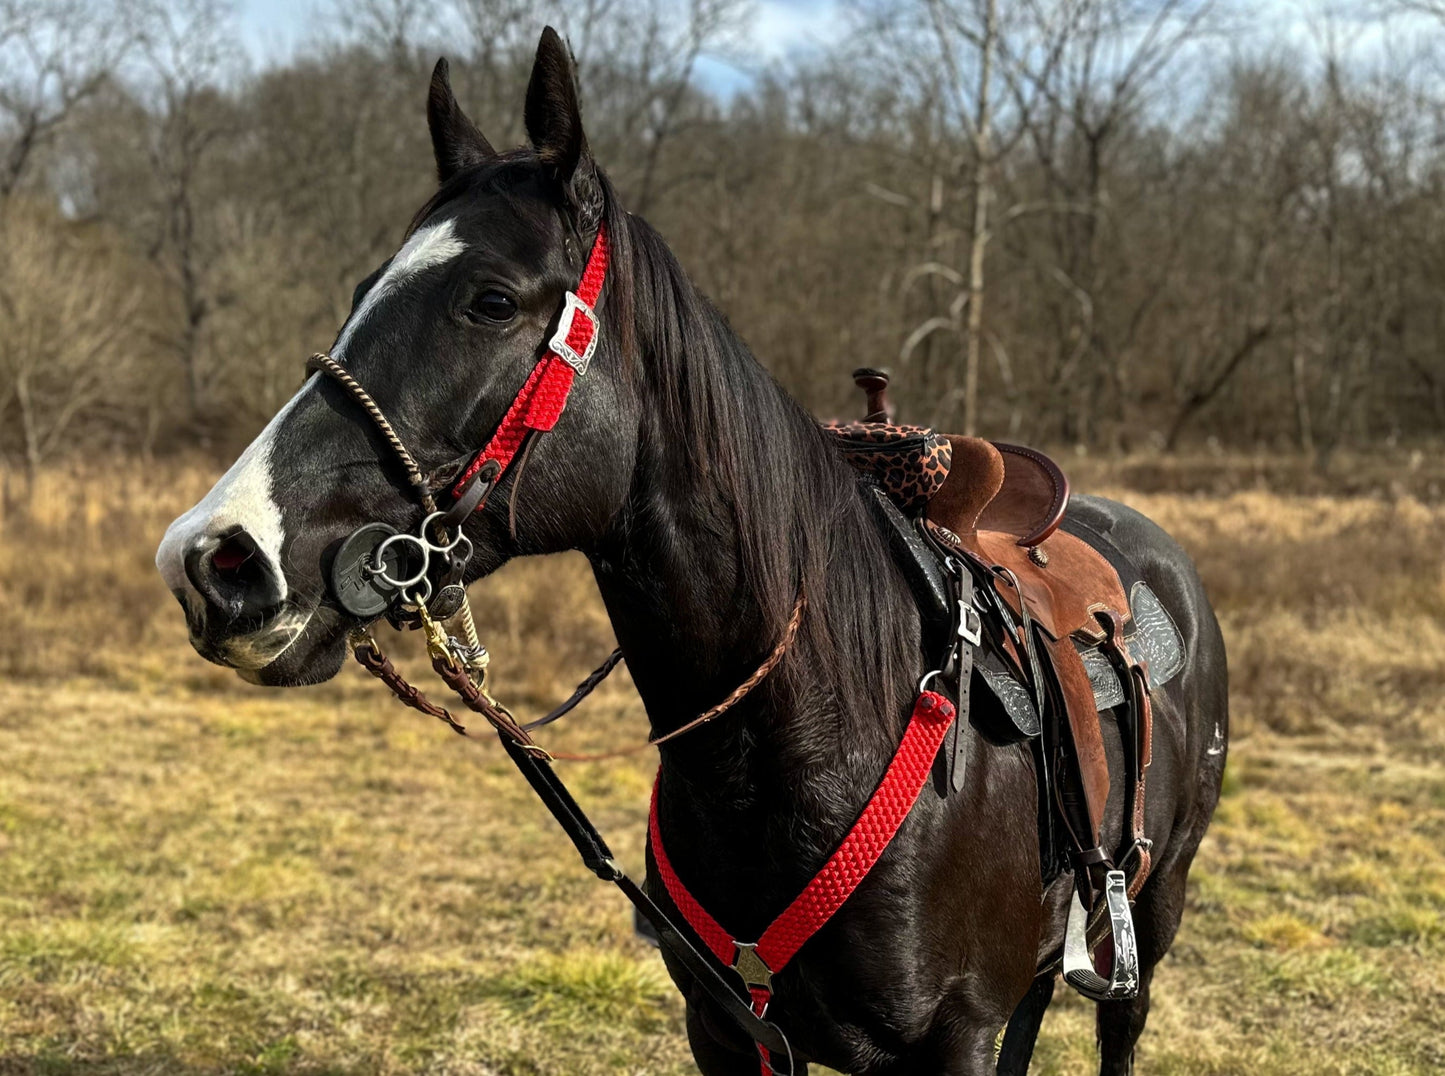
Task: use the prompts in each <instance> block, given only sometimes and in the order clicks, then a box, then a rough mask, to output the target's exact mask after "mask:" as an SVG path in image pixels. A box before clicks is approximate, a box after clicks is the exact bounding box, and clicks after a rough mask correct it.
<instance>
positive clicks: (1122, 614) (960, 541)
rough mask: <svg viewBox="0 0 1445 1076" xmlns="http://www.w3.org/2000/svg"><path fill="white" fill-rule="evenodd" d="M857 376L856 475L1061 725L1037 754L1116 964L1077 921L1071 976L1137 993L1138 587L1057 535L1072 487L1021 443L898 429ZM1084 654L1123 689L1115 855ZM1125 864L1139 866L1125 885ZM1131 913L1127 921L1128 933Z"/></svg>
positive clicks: (883, 402) (1083, 985) (1096, 991)
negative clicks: (960, 585) (1132, 952)
mask: <svg viewBox="0 0 1445 1076" xmlns="http://www.w3.org/2000/svg"><path fill="white" fill-rule="evenodd" d="M854 380H855V382H856V383H857V384H858V385H859V387H860V388H862V389H863V390H864V391H865V392H866V393H867V394H868V412H867V416H866V417H865V419H864V420H863V421H862V422H855V423H846V424H840V423H833V424H830V425H828V426H827V427H826V428H827V429H828V431H829V432H830V433H832V434H833V435H834V437H835V438H836V443H837V445H838V447H839V449H840V450H841V451H842V453H843V455H844V456H845V458H847V459H848V461H849V462H850V463H852V464H853V466H854V467H855V468H856V469H857V470H858V471H859V473H860V475H862V476H863V478H864V479H865V480H866V481H868V482H869V483H871V484H872V485H874V486H876V487H877V488H880V489H882V490H883V491H884V492H885V493H887V494H888V496H889V498H890V499H891V500H892V501H893V502H894V503H895V504H896V505H897V506H898V508H899V509H900V510H901V511H902V512H904V513H905V514H906V515H908V516H909V517H910V519H911V520H912V521H913V525H914V526H915V527H916V528H917V529H918V530H919V531H920V533H922V534H923V535H925V536H926V537H927V540H928V542H929V544H931V545H932V546H933V547H934V548H935V549H936V550H937V551H938V552H939V553H940V554H941V555H942V556H944V557H953V558H960V559H961V560H962V561H963V562H964V563H965V564H966V565H967V567H968V569H969V570H970V572H971V573H972V575H973V576H974V579H975V580H976V582H977V584H978V586H979V587H980V588H981V589H983V590H984V591H985V597H986V599H988V600H978V601H976V604H977V605H978V607H979V609H980V612H981V614H982V615H983V616H984V618H985V620H989V619H991V620H992V623H991V624H990V628H991V630H990V631H989V632H988V633H987V638H988V639H989V641H990V643H991V644H992V649H993V650H994V651H996V654H995V655H994V656H995V658H996V659H997V661H998V662H1000V663H1001V664H1002V667H1003V668H1005V669H1006V670H1007V671H1008V675H1009V676H1010V678H1011V679H1013V680H1015V681H1016V682H1017V683H1018V684H1019V685H1020V686H1021V687H1023V689H1024V690H1025V691H1027V692H1028V693H1029V694H1030V696H1031V697H1032V698H1034V699H1036V700H1038V701H1037V708H1038V709H1039V710H1040V711H1041V716H1047V717H1048V718H1050V719H1051V720H1045V721H1044V722H1043V724H1042V726H1041V735H1040V736H1039V738H1038V742H1037V743H1036V744H1035V749H1036V762H1037V763H1039V764H1040V765H1041V766H1043V767H1045V768H1046V769H1047V771H1048V772H1047V773H1046V774H1044V776H1043V777H1042V778H1041V794H1042V786H1043V784H1044V783H1046V782H1047V783H1049V784H1050V785H1051V788H1052V798H1053V800H1054V801H1055V802H1054V803H1053V807H1054V809H1055V810H1056V814H1055V815H1054V816H1053V817H1056V818H1057V819H1058V820H1059V821H1061V822H1062V825H1063V829H1064V830H1065V832H1066V834H1067V837H1068V844H1069V851H1068V859H1069V863H1070V865H1071V867H1072V868H1073V870H1074V874H1075V880H1076V883H1077V885H1076V892H1077V894H1078V896H1077V897H1076V903H1077V904H1079V905H1080V906H1081V911H1082V913H1083V916H1084V917H1085V918H1087V920H1088V930H1087V932H1088V934H1089V939H1090V940H1091V941H1097V940H1098V939H1099V938H1100V937H1102V936H1103V934H1104V933H1105V931H1106V929H1112V930H1113V939H1114V946H1113V947H1112V949H1111V951H1112V952H1114V953H1116V954H1118V958H1117V959H1112V958H1111V959H1110V960H1109V963H1111V964H1112V965H1113V966H1112V968H1111V969H1110V972H1109V974H1108V975H1107V976H1105V975H1101V974H1099V973H1098V971H1097V969H1096V968H1095V967H1094V961H1093V959H1092V958H1090V956H1089V950H1090V949H1091V948H1092V947H1091V946H1089V945H1088V944H1087V943H1086V942H1085V941H1084V937H1083V935H1084V932H1085V929H1086V928H1085V926H1084V918H1079V921H1078V923H1075V918H1076V917H1075V916H1072V915H1071V922H1070V928H1071V935H1077V936H1076V937H1072V938H1071V940H1072V941H1073V948H1074V950H1075V951H1074V953H1073V961H1072V965H1073V966H1072V968H1071V967H1070V961H1069V959H1068V957H1069V953H1068V951H1067V950H1068V946H1067V945H1066V952H1065V954H1064V956H1065V960H1064V963H1065V968H1064V970H1065V977H1066V978H1067V979H1069V981H1070V982H1071V983H1072V984H1073V985H1074V986H1076V987H1077V988H1079V989H1080V990H1081V992H1083V993H1085V994H1087V995H1088V996H1091V997H1096V998H1099V999H1105V998H1114V997H1123V996H1128V993H1127V991H1128V990H1130V989H1132V988H1133V987H1131V986H1130V979H1131V975H1132V973H1131V971H1130V969H1129V967H1128V964H1129V954H1128V953H1127V952H1123V953H1121V952H1120V948H1121V947H1125V948H1127V947H1128V946H1129V944H1130V943H1131V941H1132V920H1129V919H1128V911H1129V909H1128V903H1127V900H1132V899H1133V897H1134V896H1135V895H1136V894H1137V893H1138V891H1139V888H1140V887H1141V886H1142V885H1143V884H1144V881H1145V879H1146V878H1147V877H1148V873H1149V866H1150V861H1149V842H1148V840H1147V839H1146V838H1145V836H1144V774H1145V770H1146V769H1147V768H1148V764H1149V751H1150V740H1151V731H1152V730H1151V725H1152V713H1151V708H1150V702H1149V692H1150V683H1149V670H1148V663H1147V661H1145V660H1142V659H1136V657H1135V656H1134V655H1133V654H1132V653H1131V651H1130V647H1129V644H1128V643H1127V642H1126V636H1127V633H1128V629H1129V628H1130V627H1131V626H1132V623H1131V616H1132V613H1131V608H1130V600H1129V593H1128V590H1127V588H1126V587H1125V585H1124V582H1123V580H1122V579H1121V577H1120V573H1119V570H1118V569H1117V568H1116V566H1115V564H1114V563H1112V562H1111V561H1110V559H1109V558H1107V557H1106V556H1104V554H1103V553H1101V552H1100V550H1099V549H1098V548H1096V547H1095V545H1093V544H1090V542H1088V541H1085V540H1084V539H1083V538H1082V537H1080V536H1078V535H1076V534H1073V533H1070V532H1069V531H1067V530H1063V529H1060V527H1061V524H1062V523H1063V522H1064V520H1065V518H1066V516H1067V512H1068V504H1069V483H1068V479H1067V478H1066V477H1065V476H1064V473H1063V471H1062V470H1061V469H1060V468H1059V466H1058V465H1057V464H1056V463H1055V462H1054V461H1053V460H1051V459H1050V458H1049V457H1048V456H1046V455H1044V454H1043V453H1041V452H1038V451H1036V450H1034V449H1031V448H1026V447H1022V446H1019V445H1010V444H1002V443H997V442H991V441H986V440H983V439H981V438H977V437H960V436H948V435H944V434H938V433H935V432H934V431H932V430H929V429H927V428H925V427H917V426H897V425H894V424H892V422H891V421H890V419H891V415H892V411H891V408H890V407H889V405H888V402H887V398H886V388H887V384H888V377H887V374H886V373H885V372H883V371H878V370H859V371H857V372H856V373H855V374H854ZM977 593H978V592H977V590H976V591H975V594H976V595H977ZM990 610H991V611H992V612H993V614H994V615H993V616H992V618H990V615H989V614H990ZM1081 650H1086V651H1092V652H1096V653H1098V654H1101V655H1102V657H1103V658H1104V659H1105V661H1107V663H1108V665H1109V666H1110V667H1111V668H1112V669H1113V672H1114V673H1115V675H1116V676H1117V678H1118V681H1119V683H1120V684H1121V685H1122V686H1123V688H1124V691H1123V700H1124V703H1125V705H1124V707H1123V710H1122V714H1123V716H1121V718H1120V724H1121V734H1122V735H1123V736H1124V739H1125V745H1126V750H1125V755H1126V767H1125V768H1126V771H1127V772H1126V773H1125V774H1124V775H1123V776H1124V779H1125V782H1126V784H1125V811H1126V825H1125V841H1124V845H1123V847H1122V848H1121V849H1119V850H1118V851H1117V853H1115V854H1111V853H1110V852H1109V851H1106V850H1105V849H1104V848H1103V847H1102V846H1101V842H1100V825H1101V822H1102V819H1103V815H1104V808H1105V804H1106V802H1107V800H1108V795H1109V785H1110V774H1109V767H1108V760H1107V757H1106V755H1105V752H1104V742H1103V735H1102V731H1101V725H1100V709H1099V706H1098V705H1097V704H1096V698H1097V691H1096V686H1095V683H1094V681H1093V680H1091V673H1090V670H1089V669H1088V668H1086V665H1085V661H1084V658H1083V656H1082V655H1081ZM1126 725H1127V727H1123V726H1126ZM1041 817H1042V815H1041ZM1125 868H1131V869H1130V870H1128V873H1127V882H1125V881H1124V879H1125ZM1126 893H1127V899H1126V898H1125V894H1126ZM1121 903H1122V913H1123V917H1124V919H1125V920H1127V922H1122V923H1121V921H1120V918H1119V916H1120V904H1121ZM1121 931H1122V932H1123V934H1127V935H1128V937H1124V936H1122V935H1121ZM1081 947H1082V949H1081ZM1106 948H1108V947H1106ZM1081 952H1082V956H1081ZM1081 960H1082V962H1083V964H1082V965H1081Z"/></svg>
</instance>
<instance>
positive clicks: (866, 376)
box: [853, 366, 893, 423]
mask: <svg viewBox="0 0 1445 1076" xmlns="http://www.w3.org/2000/svg"><path fill="white" fill-rule="evenodd" d="M888 380H889V374H888V371H887V370H875V369H874V368H873V367H871V366H860V367H859V368H858V369H856V370H854V371H853V384H855V385H857V386H858V387H859V388H860V389H862V390H863V392H864V394H865V395H866V396H867V397H868V413H867V414H866V415H864V416H863V421H864V422H883V423H891V422H892V421H893V405H892V404H891V403H889V402H888Z"/></svg>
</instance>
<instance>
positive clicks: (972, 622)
mask: <svg viewBox="0 0 1445 1076" xmlns="http://www.w3.org/2000/svg"><path fill="white" fill-rule="evenodd" d="M958 637H959V638H960V639H962V640H963V641H964V642H966V643H967V644H968V645H969V646H979V645H981V644H982V643H983V617H981V616H979V615H978V610H977V609H975V608H974V607H973V604H972V603H971V602H966V601H963V600H962V599H960V600H959V603H958Z"/></svg>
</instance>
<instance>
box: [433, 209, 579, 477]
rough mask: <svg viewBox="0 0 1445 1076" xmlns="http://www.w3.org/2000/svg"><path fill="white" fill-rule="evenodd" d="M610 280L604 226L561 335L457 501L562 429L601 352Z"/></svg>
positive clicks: (565, 311) (565, 312) (567, 307)
mask: <svg viewBox="0 0 1445 1076" xmlns="http://www.w3.org/2000/svg"><path fill="white" fill-rule="evenodd" d="M606 278H607V227H606V225H601V226H599V227H598V229H597V239H596V240H595V241H594V242H593V244H592V253H591V254H589V255H588V257H587V268H585V269H584V270H583V271H582V280H581V282H580V283H578V285H577V290H576V291H575V292H571V291H569V292H568V293H567V298H566V301H565V304H564V305H563V307H562V316H561V318H560V319H559V320H558V322H557V331H556V332H555V333H553V334H552V339H551V340H549V341H548V342H547V350H546V352H544V353H543V355H542V357H541V358H540V359H538V360H537V365H536V366H534V367H532V373H531V374H530V375H529V376H528V377H527V380H526V382H525V383H524V384H523V385H522V387H521V389H520V390H518V392H517V395H516V398H515V399H513V400H512V406H511V407H509V408H507V413H506V414H505V415H504V416H502V422H501V424H500V425H499V426H498V427H497V430H496V432H495V433H494V434H492V439H491V440H490V441H488V442H487V445H486V447H485V448H483V449H482V450H481V451H480V452H478V453H477V455H476V458H475V459H473V460H472V462H471V463H470V464H468V465H467V469H466V470H465V471H464V472H463V473H462V476H461V478H459V479H457V481H456V484H455V485H454V486H453V487H452V496H453V497H460V496H461V492H462V490H463V489H465V488H466V485H467V483H468V482H470V481H471V480H472V477H473V476H474V475H476V473H477V472H478V471H480V470H481V469H482V467H483V466H485V465H486V463H487V462H488V461H494V462H495V463H496V464H497V478H498V479H500V478H501V476H502V474H504V473H505V472H506V470H507V468H508V467H509V466H511V463H512V460H513V458H514V457H515V456H516V455H517V452H518V451H519V450H520V449H521V447H522V443H523V441H525V440H526V438H527V435H528V434H529V433H531V432H532V431H534V430H535V431H537V432H538V433H543V432H545V431H547V430H550V429H551V428H552V427H553V426H555V425H556V424H557V420H558V419H559V418H561V416H562V410H563V409H564V408H565V407H566V406H567V394H568V393H570V392H571V391H572V382H573V380H574V379H575V378H576V377H577V375H578V374H585V373H586V372H587V365H588V363H590V362H591V361H592V353H593V351H595V350H596V349H597V334H598V323H597V314H596V313H595V312H594V310H593V307H595V306H596V305H597V297H598V296H599V295H601V294H602V284H603V281H604V280H606Z"/></svg>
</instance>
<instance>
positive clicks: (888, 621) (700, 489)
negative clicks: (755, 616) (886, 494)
mask: <svg viewBox="0 0 1445 1076" xmlns="http://www.w3.org/2000/svg"><path fill="white" fill-rule="evenodd" d="M601 185H602V190H603V192H604V198H605V203H604V213H603V219H604V220H605V221H606V223H607V227H608V234H609V236H610V237H612V257H613V266H614V272H613V273H611V274H609V278H608V287H609V288H611V287H613V283H614V281H615V282H616V284H617V291H616V292H614V293H613V294H611V295H608V294H606V293H604V298H603V300H602V305H603V306H604V307H607V306H609V305H612V304H615V305H613V308H612V310H611V311H609V312H608V320H609V325H611V324H612V319H613V318H616V319H618V320H619V321H624V322H630V323H631V326H630V328H631V329H632V332H630V333H629V332H628V331H627V330H628V328H629V326H627V325H626V324H620V325H618V326H617V327H618V328H619V329H621V330H622V331H621V333H620V334H619V335H620V337H621V340H622V343H623V346H624V347H625V346H627V342H628V340H629V338H632V339H633V340H634V341H635V343H634V346H635V349H636V351H635V355H636V357H637V359H638V363H637V367H638V369H637V370H636V371H635V373H634V375H633V376H638V377H641V378H642V379H643V381H644V391H645V392H648V393H650V394H651V395H652V396H653V397H654V400H655V407H656V411H657V414H658V415H659V416H660V422H661V426H662V429H663V430H665V431H666V435H667V436H668V438H669V444H668V450H669V451H670V452H678V453H681V456H682V463H683V466H682V467H680V468H675V469H674V470H673V471H672V472H671V473H672V474H673V475H674V476H676V477H677V479H678V480H680V481H686V482H687V483H688V484H689V489H688V490H686V491H682V490H679V491H676V492H679V493H683V494H693V495H703V496H712V497H715V498H717V499H718V500H719V501H720V502H721V503H722V504H725V505H726V506H727V507H728V508H729V509H730V510H731V513H732V516H733V519H734V522H735V524H736V530H737V535H738V542H739V552H740V558H741V570H742V574H743V582H744V583H745V584H746V585H747V587H748V588H749V590H750V592H751V594H752V595H753V596H754V598H755V600H756V601H757V603H758V605H759V608H760V610H761V613H762V617H763V622H764V624H765V625H768V626H769V628H768V630H767V633H766V636H765V637H766V638H768V639H776V638H778V637H780V636H781V632H782V626H783V625H784V624H785V623H786V622H787V620H788V618H789V616H790V614H791V612H792V608H793V604H794V602H795V600H796V598H797V594H798V590H799V587H800V586H801V587H802V588H803V590H804V591H805V593H806V595H807V600H808V611H807V615H805V616H804V618H803V626H802V629H801V631H800V634H799V640H798V645H796V646H795V647H794V650H793V651H792V652H790V654H789V657H788V659H787V660H785V661H784V662H783V664H782V665H781V666H780V669H779V672H776V673H774V676H773V679H774V680H776V681H778V682H780V685H781V690H783V691H784V692H785V693H786V694H790V695H791V696H792V701H790V704H789V705H790V706H791V707H793V708H794V709H796V707H797V701H796V700H797V696H798V695H799V694H800V693H802V692H803V691H804V690H805V689H807V690H813V691H816V689H817V685H818V670H819V669H820V668H825V669H826V670H827V675H826V676H825V677H824V679H825V681H827V682H829V683H831V684H833V685H835V686H836V688H837V691H838V693H839V697H838V698H837V699H835V700H832V705H831V706H829V707H828V708H829V709H833V710H835V716H843V715H844V714H845V713H847V712H849V711H852V712H854V714H855V716H865V717H866V719H867V720H869V721H871V722H872V723H873V725H874V727H879V728H883V729H887V730H889V732H890V733H891V732H893V731H896V729H898V728H901V725H902V717H903V714H902V713H901V711H900V710H899V707H897V706H893V707H889V708H888V709H887V712H884V713H879V712H878V707H879V705H880V703H882V702H883V701H884V700H898V701H899V703H900V705H903V704H904V700H906V699H907V698H908V697H909V696H910V694H911V691H912V678H913V676H914V675H916V674H915V672H914V667H913V663H912V662H911V660H910V659H911V657H912V656H913V655H917V654H918V653H919V649H918V648H919V636H918V624H917V615H916V611H915V609H914V607H913V603H912V602H911V601H908V600H905V601H902V602H900V601H898V600H897V595H898V593H899V587H898V576H897V570H896V568H895V567H894V565H893V562H892V559H891V556H890V554H889V553H888V551H887V548H886V546H885V545H884V543H883V541H882V538H881V536H880V535H879V534H878V531H877V528H876V526H875V524H874V523H873V521H872V520H871V518H870V517H869V514H868V508H867V505H866V504H865V503H864V502H863V499H862V497H861V496H860V495H859V489H858V483H857V477H856V474H855V472H854V471H853V469H852V468H851V467H850V466H849V465H848V464H847V462H846V461H845V460H844V459H843V457H842V455H841V454H840V453H839V452H838V451H837V449H836V448H835V447H834V446H833V445H832V444H831V443H830V442H829V439H828V435H827V434H826V433H824V431H823V430H822V429H821V428H820V427H819V425H818V422H817V420H816V419H815V418H814V417H813V416H812V415H811V414H809V413H808V412H807V411H806V410H805V409H804V408H803V407H802V405H801V404H799V403H798V402H797V401H796V400H795V399H794V398H793V397H792V396H790V395H789V394H788V393H787V392H786V391H785V390H784V389H783V388H782V386H780V385H779V384H778V383H777V381H776V380H775V379H774V378H773V377H772V375H771V374H770V373H769V372H768V371H767V370H766V369H765V368H764V367H763V365H762V364H761V363H760V362H759V361H758V359H757V358H756V356H754V355H753V353H752V351H751V350H750V349H749V348H748V346H747V345H746V344H745V343H744V342H743V340H742V338H741V337H739V336H738V334H737V333H736V332H735V331H734V330H733V328H732V327H731V325H730V324H729V323H728V321H727V318H726V317H725V316H724V315H723V314H722V312H721V311H719V310H718V309H717V307H716V306H714V305H713V303H712V302H711V301H710V300H708V299H707V298H706V297H705V296H704V295H703V294H702V293H701V292H700V291H699V290H698V289H697V287H696V286H695V285H694V284H693V283H692V281H691V280H690V279H689V277H688V276H687V273H686V272H685V271H684V270H683V268H682V266H681V264H680V263H679V262H678V260H677V258H676V256H675V255H674V254H673V252H672V250H671V248H669V247H668V245H667V243H666V242H665V241H664V240H663V238H662V237H661V236H660V235H659V234H658V233H657V232H656V231H655V230H654V229H653V228H652V227H651V225H649V224H648V223H647V222H646V221H644V220H642V219H641V218H639V217H636V216H632V215H631V214H628V213H626V212H625V211H623V210H622V209H621V207H620V205H619V204H618V201H617V198H616V196H615V194H614V192H613V190H612V188H611V186H610V184H608V183H607V182H606V180H605V177H604V178H603V179H602V184H601ZM704 491H705V492H704ZM769 645H771V644H770V643H767V642H764V643H763V644H762V645H761V650H762V651H764V652H766V650H767V647H768V646H769ZM810 665H811V666H812V667H811V669H809V666H810ZM780 673H781V675H780ZM775 697H776V696H775ZM865 712H866V713H865Z"/></svg>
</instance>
